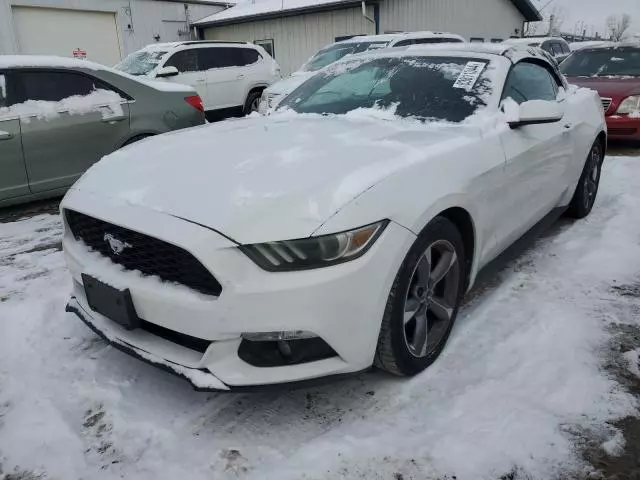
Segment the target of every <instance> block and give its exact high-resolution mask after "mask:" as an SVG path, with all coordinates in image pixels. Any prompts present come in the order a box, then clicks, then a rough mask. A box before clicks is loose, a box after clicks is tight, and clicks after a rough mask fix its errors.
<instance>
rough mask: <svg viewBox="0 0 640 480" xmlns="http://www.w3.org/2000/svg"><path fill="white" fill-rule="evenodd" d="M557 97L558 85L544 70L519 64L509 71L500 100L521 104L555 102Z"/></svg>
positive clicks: (530, 64)
mask: <svg viewBox="0 0 640 480" xmlns="http://www.w3.org/2000/svg"><path fill="white" fill-rule="evenodd" d="M557 96H558V83H557V82H556V80H555V79H554V78H553V76H552V75H551V73H550V72H549V71H548V70H547V69H546V68H544V67H542V66H540V65H536V64H535V63H529V62H521V63H518V64H517V65H516V66H514V67H513V68H512V69H511V72H510V73H509V77H508V78H507V83H506V85H505V90H504V94H503V96H502V98H503V99H504V98H512V99H513V100H515V101H516V102H518V103H523V102H526V101H528V100H549V101H555V100H556V98H557Z"/></svg>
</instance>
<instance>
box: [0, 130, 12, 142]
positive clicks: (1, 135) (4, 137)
mask: <svg viewBox="0 0 640 480" xmlns="http://www.w3.org/2000/svg"><path fill="white" fill-rule="evenodd" d="M12 138H13V134H11V133H9V132H2V131H0V140H11V139H12Z"/></svg>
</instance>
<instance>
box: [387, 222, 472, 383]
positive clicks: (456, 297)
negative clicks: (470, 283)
mask: <svg viewBox="0 0 640 480" xmlns="http://www.w3.org/2000/svg"><path fill="white" fill-rule="evenodd" d="M465 265H466V262H465V251H464V243H463V241H462V236H461V235H460V232H459V231H458V229H457V228H456V226H455V225H454V224H453V223H452V222H451V221H449V220H448V219H446V218H444V217H437V218H435V219H434V220H433V221H432V222H431V223H430V224H429V225H428V226H427V227H426V228H425V229H424V230H423V232H422V233H421V234H420V236H419V237H418V239H417V240H416V242H415V243H414V244H413V246H412V247H411V250H410V251H409V253H408V254H407V257H406V258H405V260H404V262H403V264H402V266H401V267H400V270H399V272H398V274H397V275H396V279H395V281H394V283H393V286H392V288H391V292H390V294H389V298H388V300H387V306H386V309H385V313H384V317H383V320H382V327H381V330H380V336H379V339H378V348H377V351H376V356H375V362H374V364H375V365H376V366H377V367H378V368H381V369H383V370H386V371H388V372H390V373H393V374H396V375H403V376H410V375H415V374H417V373H419V372H421V371H422V370H424V369H425V368H427V367H428V366H429V365H431V364H432V363H433V362H434V361H435V360H436V359H437V358H438V356H439V355H440V353H441V352H442V350H443V349H444V346H445V344H446V343H447V340H448V338H449V335H450V334H451V330H452V328H453V324H454V322H455V319H456V316H457V314H458V309H459V307H460V303H461V302H462V296H463V294H464V286H465V285H466V275H467V272H466V268H465Z"/></svg>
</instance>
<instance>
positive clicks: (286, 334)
mask: <svg viewBox="0 0 640 480" xmlns="http://www.w3.org/2000/svg"><path fill="white" fill-rule="evenodd" d="M242 338H244V339H245V340H249V341H250V342H280V341H284V342H286V341H289V340H304V339H309V338H318V336H317V335H316V334H315V333H312V332H306V331H304V330H282V331H280V332H259V333H243V334H242Z"/></svg>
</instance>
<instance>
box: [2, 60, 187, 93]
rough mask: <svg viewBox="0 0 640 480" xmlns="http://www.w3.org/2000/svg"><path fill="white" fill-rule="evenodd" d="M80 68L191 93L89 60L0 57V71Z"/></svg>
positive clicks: (177, 85) (170, 90)
mask: <svg viewBox="0 0 640 480" xmlns="http://www.w3.org/2000/svg"><path fill="white" fill-rule="evenodd" d="M29 67H33V68H70V69H77V68H82V69H85V70H95V71H106V72H110V73H113V74H114V75H120V76H121V77H127V78H128V79H130V80H133V81H134V82H138V83H142V84H144V85H146V86H147V87H150V88H153V89H155V90H160V91H163V92H191V91H194V89H193V87H190V86H188V85H181V84H179V83H172V82H164V81H161V80H148V79H145V78H140V77H134V76H133V75H129V74H127V73H125V72H121V71H120V70H115V69H113V68H110V67H107V66H105V65H100V64H99V63H95V62H90V61H89V60H79V59H76V58H66V57H55V56H48V55H0V69H9V68H29Z"/></svg>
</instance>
